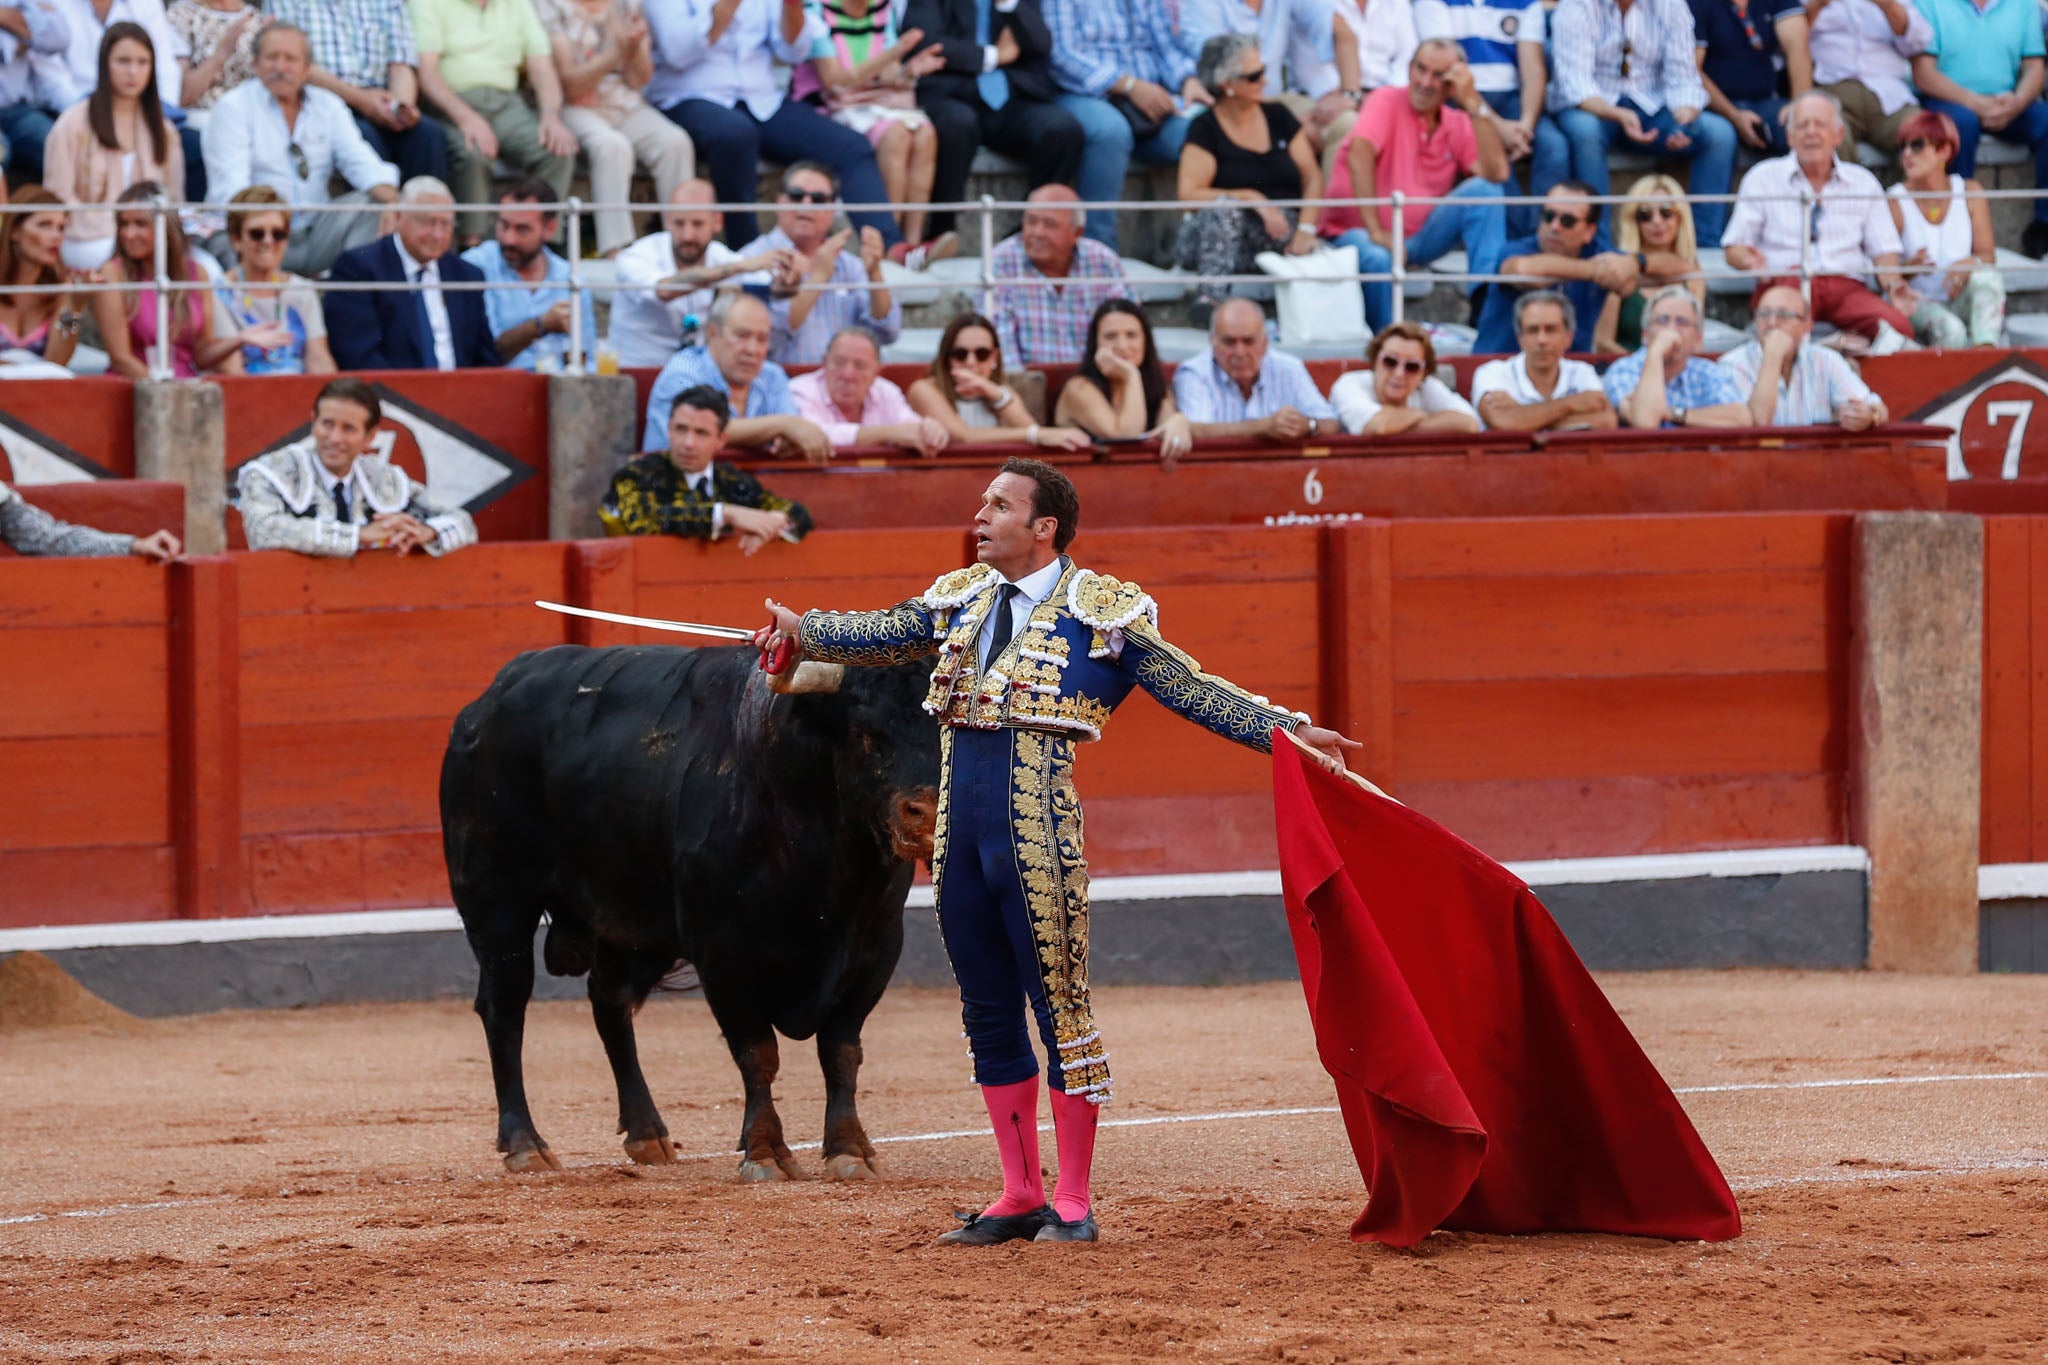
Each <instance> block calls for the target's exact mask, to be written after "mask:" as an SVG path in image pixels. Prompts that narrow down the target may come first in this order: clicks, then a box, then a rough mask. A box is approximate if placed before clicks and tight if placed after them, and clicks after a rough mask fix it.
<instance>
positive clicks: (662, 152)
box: [562, 101, 697, 255]
mask: <svg viewBox="0 0 2048 1365" xmlns="http://www.w3.org/2000/svg"><path fill="white" fill-rule="evenodd" d="M562 122H564V123H566V124H568V125H569V131H570V132H572V133H574V134H576V140H577V141H578V142H580V143H582V144H583V154H584V155H585V156H587V157H589V158H590V197H591V198H592V199H595V200H596V201H597V202H598V203H600V204H617V203H624V202H625V201H626V200H628V199H630V198H631V197H632V194H633V168H634V166H635V165H636V164H637V165H641V166H645V167H646V168H647V173H648V174H649V175H651V176H653V177H654V189H655V195H656V197H657V199H658V200H659V202H661V203H664V204H666V203H667V202H668V196H669V193H670V192H671V191H673V190H674V189H675V188H676V186H678V185H680V184H682V183H683V182H684V181H686V180H688V179H690V177H692V176H693V175H695V174H696V173H697V149H696V148H695V147H694V146H693V145H692V144H691V142H690V135H689V134H688V133H686V132H684V131H683V130H682V129H681V128H679V127H678V126H676V125H675V124H674V123H671V122H670V121H669V120H668V118H667V117H666V116H665V115H664V114H663V113H662V112H661V111H660V110H659V109H656V108H655V107H654V106H653V105H651V104H648V103H646V102H645V101H642V102H641V104H640V106H639V107H638V108H636V109H635V110H634V111H633V112H632V113H630V114H628V115H627V116H626V117H625V119H624V121H622V122H619V123H614V122H612V118H611V116H610V115H609V114H606V113H602V112H600V111H598V110H596V109H588V108H583V107H581V106H577V105H570V106H568V107H566V108H564V109H563V110H562ZM637 235H638V234H636V233H635V232H634V230H633V215H632V214H631V213H630V212H628V211H626V210H624V209H610V210H605V211H603V212H600V213H599V214H598V215H597V249H598V250H599V251H600V252H602V253H604V254H606V255H609V254H611V253H612V252H614V251H617V250H618V249H619V248H620V247H623V246H627V245H630V244H631V242H632V241H633V238H634V237H635V236H637Z"/></svg>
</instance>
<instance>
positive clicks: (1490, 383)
mask: <svg viewBox="0 0 2048 1365" xmlns="http://www.w3.org/2000/svg"><path fill="white" fill-rule="evenodd" d="M1575 311H1576V310H1574V309H1573V307H1572V301H1571V299H1570V298H1569V297H1568V296H1566V295H1565V294H1563V293H1561V292H1559V291H1558V290H1555V289H1537V290H1533V291H1531V292H1530V293H1527V294H1523V295H1521V296H1520V297H1518V298H1517V299H1516V300H1515V336H1516V338H1517V339H1518V340H1519V341H1520V342H1521V344H1522V351H1521V354H1520V355H1516V356H1511V357H1509V358H1508V359H1506V360H1489V361H1487V362H1486V363H1485V364H1484V365H1481V366H1480V367H1479V368H1478V370H1476V371H1475V372H1474V373H1473V375H1472V406H1473V407H1475V408H1477V409H1478V410H1479V416H1480V418H1481V420H1483V421H1484V422H1485V423H1486V425H1487V426H1489V427H1491V428H1493V429H1494V430H1495V431H1583V430H1587V429H1594V430H1603V431H1604V430H1607V429H1608V428H1611V427H1613V426H1615V425H1616V423H1617V419H1616V417H1615V415H1614V405H1613V404H1612V403H1609V402H1608V401H1607V394H1606V392H1605V391H1604V390H1603V389H1602V388H1601V387H1600V375H1599V374H1598V372H1596V371H1595V370H1594V369H1593V367H1592V366H1591V365H1588V364H1587V363H1586V362H1585V361H1583V360H1571V359H1568V358H1566V356H1565V352H1566V351H1568V350H1570V349H1571V347H1572V335H1573V333H1574V332H1575V331H1577V329H1578V319H1577V318H1576V317H1574V316H1573V313H1574V312H1575ZM1425 387H1426V386H1425ZM1453 396H1454V397H1455V395H1453Z"/></svg>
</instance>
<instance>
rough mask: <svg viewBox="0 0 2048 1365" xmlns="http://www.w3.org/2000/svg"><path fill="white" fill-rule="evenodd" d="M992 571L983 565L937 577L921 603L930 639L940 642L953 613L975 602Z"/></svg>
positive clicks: (972, 565)
mask: <svg viewBox="0 0 2048 1365" xmlns="http://www.w3.org/2000/svg"><path fill="white" fill-rule="evenodd" d="M995 572H996V571H995V570H994V569H991V568H990V567H989V566H988V565H986V564H969V565H968V566H967V567H966V568H964V569H955V570H953V571H952V572H951V573H946V574H940V575H939V577H938V578H937V579H936V580H935V581H934V582H933V583H932V585H931V586H930V587H929V588H926V589H925V590H924V596H923V597H921V598H919V599H918V600H919V601H920V602H923V603H924V605H925V606H926V607H927V608H929V609H930V611H931V614H932V638H933V639H939V638H942V637H943V636H944V635H945V633H946V632H947V631H948V630H950V629H952V626H953V613H955V612H956V611H958V610H959V609H960V608H961V607H962V606H964V605H966V604H967V603H968V602H970V601H972V600H973V599H974V595H975V594H976V593H978V592H980V591H981V590H982V589H984V588H986V587H987V586H988V585H989V580H990V579H991V578H993V577H994V576H995Z"/></svg>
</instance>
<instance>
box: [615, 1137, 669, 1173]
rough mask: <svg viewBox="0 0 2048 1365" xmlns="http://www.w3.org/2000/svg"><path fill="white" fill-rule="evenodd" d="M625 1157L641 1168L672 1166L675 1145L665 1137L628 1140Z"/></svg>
mask: <svg viewBox="0 0 2048 1365" xmlns="http://www.w3.org/2000/svg"><path fill="white" fill-rule="evenodd" d="M626 1155H627V1156H629V1157H631V1158H633V1160H634V1161H635V1162H636V1163H638V1164H639V1165H642V1166H673V1165H674V1164H675V1160H676V1145H675V1143H673V1142H671V1141H670V1140H669V1139H668V1138H666V1137H651V1138H628V1139H627V1140H626Z"/></svg>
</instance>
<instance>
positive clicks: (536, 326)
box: [462, 176, 597, 373]
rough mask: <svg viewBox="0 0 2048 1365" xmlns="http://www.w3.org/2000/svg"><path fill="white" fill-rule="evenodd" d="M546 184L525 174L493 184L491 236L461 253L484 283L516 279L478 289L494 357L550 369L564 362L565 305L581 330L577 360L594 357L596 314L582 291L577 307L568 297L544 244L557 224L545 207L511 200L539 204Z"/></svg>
mask: <svg viewBox="0 0 2048 1365" xmlns="http://www.w3.org/2000/svg"><path fill="white" fill-rule="evenodd" d="M553 193H554V191H553V189H552V188H550V187H549V185H548V183H547V182H546V181H544V180H536V179H534V178H533V177H531V176H528V177H526V178H525V179H523V180H516V181H514V182H513V183H512V184H510V185H507V186H506V187H505V188H504V189H502V190H500V191H498V201H497V202H498V218H497V222H496V224H495V225H494V226H493V228H492V231H493V232H494V233H495V234H496V236H497V240H496V241H490V242H485V243H484V244H483V245H482V246H473V247H471V248H470V249H469V250H467V251H465V252H463V253H462V259H463V260H465V261H467V262H469V263H470V264H471V265H473V266H475V267H476V268H477V269H478V270H481V271H482V272H483V275H484V280H485V282H486V283H489V284H516V285H520V286H522V287H521V288H518V289H492V290H489V291H487V292H486V293H485V294H484V316H485V317H486V318H487V319H489V321H490V325H491V335H492V336H493V337H495V338H496V339H497V343H498V355H499V357H500V358H501V360H502V363H504V364H506V365H510V366H511V367H512V368H514V369H518V370H545V371H547V372H549V373H555V372H557V371H559V370H561V369H562V368H563V367H564V366H565V365H566V364H567V362H568V356H569V327H570V325H571V324H570V317H571V312H572V308H573V311H574V312H575V313H576V314H578V315H579V316H578V317H577V319H576V322H575V325H576V326H577V327H580V328H581V329H582V333H583V363H584V364H586V365H588V364H591V363H592V362H593V361H594V360H595V359H596V357H597V320H596V317H595V315H594V314H593V313H592V312H591V308H590V295H589V294H588V293H585V294H583V295H582V296H581V299H580V300H579V303H580V306H575V305H572V304H571V302H570V299H569V263H568V262H567V261H566V260H564V259H562V258H561V257H560V256H558V255H556V254H555V253H554V252H553V251H550V250H549V249H548V241H549V239H550V238H552V237H553V236H554V235H555V229H556V227H557V225H558V223H557V219H556V217H555V215H554V214H552V213H544V212H542V211H541V210H540V209H539V208H537V207H536V208H516V207H514V205H518V204H534V205H539V204H544V203H546V202H547V201H548V199H549V198H550V197H551V196H552V195H553Z"/></svg>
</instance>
